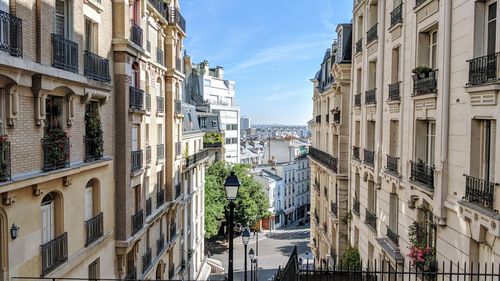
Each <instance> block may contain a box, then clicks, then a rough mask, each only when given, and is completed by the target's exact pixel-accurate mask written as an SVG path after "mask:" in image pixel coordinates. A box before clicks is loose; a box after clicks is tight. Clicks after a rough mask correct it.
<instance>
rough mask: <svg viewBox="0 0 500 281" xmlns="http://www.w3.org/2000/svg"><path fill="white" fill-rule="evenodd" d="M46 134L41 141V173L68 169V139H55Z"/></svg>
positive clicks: (65, 137)
mask: <svg viewBox="0 0 500 281" xmlns="http://www.w3.org/2000/svg"><path fill="white" fill-rule="evenodd" d="M48 134H50V133H46V138H45V139H42V145H43V171H44V172H48V171H54V170H58V169H63V168H67V167H69V157H70V151H69V147H70V146H69V138H68V137H67V136H64V137H61V138H59V139H56V138H55V137H51V136H50V135H48Z"/></svg>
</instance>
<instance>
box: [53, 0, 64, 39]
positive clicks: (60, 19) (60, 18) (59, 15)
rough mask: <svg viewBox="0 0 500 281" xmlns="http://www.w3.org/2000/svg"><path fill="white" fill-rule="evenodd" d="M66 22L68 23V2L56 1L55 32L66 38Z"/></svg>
mask: <svg viewBox="0 0 500 281" xmlns="http://www.w3.org/2000/svg"><path fill="white" fill-rule="evenodd" d="M65 22H66V2H65V1H62V0H56V10H55V19H54V24H55V27H54V31H55V33H56V34H58V35H61V36H65Z"/></svg>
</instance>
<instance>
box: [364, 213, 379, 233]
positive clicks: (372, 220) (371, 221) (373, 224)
mask: <svg viewBox="0 0 500 281" xmlns="http://www.w3.org/2000/svg"><path fill="white" fill-rule="evenodd" d="M365 223H366V224H367V225H368V226H369V227H370V228H371V229H372V230H373V231H374V232H377V215H375V213H372V212H370V211H369V210H368V209H366V215H365Z"/></svg>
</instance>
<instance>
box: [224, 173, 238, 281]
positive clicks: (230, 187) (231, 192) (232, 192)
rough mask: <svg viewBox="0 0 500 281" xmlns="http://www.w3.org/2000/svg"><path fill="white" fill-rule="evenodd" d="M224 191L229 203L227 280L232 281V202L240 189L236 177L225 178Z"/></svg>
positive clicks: (232, 174)
mask: <svg viewBox="0 0 500 281" xmlns="http://www.w3.org/2000/svg"><path fill="white" fill-rule="evenodd" d="M224 187H225V189H226V197H227V200H228V201H229V269H228V279H229V281H233V212H234V203H233V201H234V200H235V199H236V196H238V189H239V187H240V182H239V181H238V177H237V176H236V175H235V174H234V172H231V174H230V175H229V176H228V177H227V178H226V182H225V183H224Z"/></svg>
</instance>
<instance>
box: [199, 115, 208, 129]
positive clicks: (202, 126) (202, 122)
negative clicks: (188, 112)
mask: <svg viewBox="0 0 500 281" xmlns="http://www.w3.org/2000/svg"><path fill="white" fill-rule="evenodd" d="M206 122H207V119H206V118H205V117H202V118H200V128H202V129H206V128H207V124H206Z"/></svg>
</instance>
